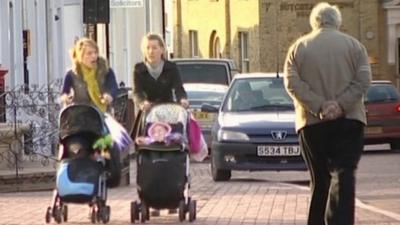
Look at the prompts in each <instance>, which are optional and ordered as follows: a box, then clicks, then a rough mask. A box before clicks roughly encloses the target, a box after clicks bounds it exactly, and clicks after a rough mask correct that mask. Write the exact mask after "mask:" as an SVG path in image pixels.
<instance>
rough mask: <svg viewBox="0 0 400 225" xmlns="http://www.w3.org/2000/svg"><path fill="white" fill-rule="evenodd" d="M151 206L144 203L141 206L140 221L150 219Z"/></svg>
mask: <svg viewBox="0 0 400 225" xmlns="http://www.w3.org/2000/svg"><path fill="white" fill-rule="evenodd" d="M149 211H150V210H149V208H148V207H147V206H146V204H144V203H142V205H141V207H140V212H141V213H142V217H141V218H140V221H141V222H142V223H144V222H146V220H149V219H150V213H149Z"/></svg>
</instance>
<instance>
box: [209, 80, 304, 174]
mask: <svg viewBox="0 0 400 225" xmlns="http://www.w3.org/2000/svg"><path fill="white" fill-rule="evenodd" d="M240 96H243V99H241V97H240ZM203 110H204V111H212V110H213V107H211V106H207V105H205V106H203ZM214 110H215V108H214ZM218 111H219V113H218V118H217V119H216V120H215V123H214V125H213V128H212V133H211V135H212V144H211V172H212V178H213V180H215V181H224V180H229V179H230V178H231V171H232V170H248V171H253V170H276V171H284V170H307V167H306V165H305V163H304V160H303V158H302V156H301V155H300V148H299V142H298V135H297V133H296V130H295V124H294V121H295V114H294V106H293V102H292V99H291V98H290V97H289V95H288V94H287V93H286V90H285V89H284V85H283V79H282V77H281V76H279V75H278V74H276V73H252V74H237V75H236V76H235V77H234V79H233V81H232V83H231V85H230V87H229V89H228V92H227V94H226V96H225V98H224V100H223V102H222V104H221V107H220V109H219V110H218Z"/></svg>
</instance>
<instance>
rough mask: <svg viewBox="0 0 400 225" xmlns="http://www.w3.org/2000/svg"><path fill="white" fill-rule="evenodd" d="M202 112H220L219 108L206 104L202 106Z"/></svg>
mask: <svg viewBox="0 0 400 225" xmlns="http://www.w3.org/2000/svg"><path fill="white" fill-rule="evenodd" d="M201 111H202V112H210V113H216V112H218V108H217V107H215V106H213V105H210V104H207V103H205V104H202V105H201Z"/></svg>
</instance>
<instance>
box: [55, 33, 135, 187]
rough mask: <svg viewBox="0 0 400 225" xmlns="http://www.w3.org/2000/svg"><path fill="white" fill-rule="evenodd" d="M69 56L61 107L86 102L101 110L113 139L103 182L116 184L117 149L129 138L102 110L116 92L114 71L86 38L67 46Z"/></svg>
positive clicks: (126, 143)
mask: <svg viewBox="0 0 400 225" xmlns="http://www.w3.org/2000/svg"><path fill="white" fill-rule="evenodd" d="M71 59H72V69H70V70H69V71H68V72H67V73H66V75H65V78H64V83H63V87H62V90H61V101H62V103H63V104H64V106H66V105H69V104H71V103H75V104H89V105H92V106H94V107H96V108H98V109H99V110H100V111H101V112H103V113H104V121H105V123H106V126H107V132H106V133H109V134H111V136H112V140H113V146H112V147H111V148H110V149H109V153H110V155H111V156H110V159H107V160H106V169H108V170H109V171H110V174H111V176H110V177H109V178H108V179H107V185H108V186H109V187H115V186H118V185H119V182H120V177H121V163H120V161H119V159H120V153H119V150H123V149H125V148H126V147H127V146H128V145H129V144H130V143H131V140H130V137H129V134H128V133H127V132H126V131H125V129H124V128H123V127H122V126H121V125H120V124H119V123H118V122H117V121H116V120H115V119H113V118H112V116H111V115H109V114H107V113H106V112H107V110H108V107H109V106H110V104H111V103H112V101H113V99H114V98H115V96H116V94H117V91H118V85H117V82H116V80H115V75H114V72H113V70H112V69H110V68H109V66H108V65H107V61H106V60H105V59H104V58H102V57H99V48H98V46H97V44H96V42H94V41H93V40H91V39H88V38H81V39H79V40H78V41H77V42H76V43H75V46H74V47H73V48H72V49H71ZM118 149H119V150H118Z"/></svg>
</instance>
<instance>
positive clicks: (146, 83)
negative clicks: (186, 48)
mask: <svg viewBox="0 0 400 225" xmlns="http://www.w3.org/2000/svg"><path fill="white" fill-rule="evenodd" d="M142 52H143V57H144V60H143V62H140V63H137V64H136V65H135V70H134V74H133V79H134V82H133V84H134V100H135V103H136V104H137V106H138V107H139V108H140V109H141V110H144V111H146V110H148V109H149V108H150V106H151V105H152V104H154V103H165V102H174V99H173V94H175V96H176V100H177V102H178V103H180V104H181V105H182V106H183V107H185V108H187V107H188V106H189V101H188V100H187V95H186V92H185V89H184V88H183V85H182V79H181V76H180V74H179V71H178V68H177V66H176V64H175V63H173V62H170V61H168V60H166V58H165V56H164V55H165V44H164V40H163V39H162V37H161V36H160V35H158V34H147V35H146V36H144V37H143V40H142Z"/></svg>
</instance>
